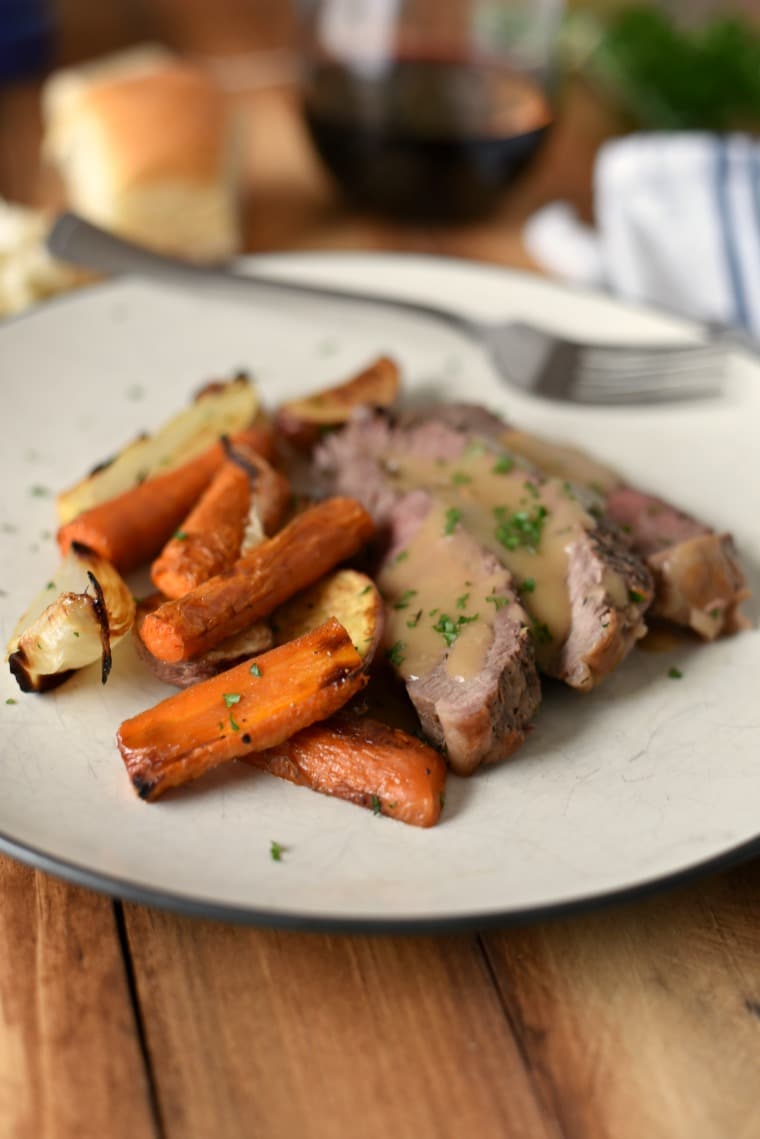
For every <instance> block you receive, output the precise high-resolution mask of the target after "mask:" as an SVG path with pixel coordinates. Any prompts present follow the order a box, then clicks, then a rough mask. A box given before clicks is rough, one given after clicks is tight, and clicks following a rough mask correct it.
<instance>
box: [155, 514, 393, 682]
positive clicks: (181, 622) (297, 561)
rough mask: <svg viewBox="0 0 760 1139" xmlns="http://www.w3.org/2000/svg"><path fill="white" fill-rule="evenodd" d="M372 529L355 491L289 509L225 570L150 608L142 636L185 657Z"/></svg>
mask: <svg viewBox="0 0 760 1139" xmlns="http://www.w3.org/2000/svg"><path fill="white" fill-rule="evenodd" d="M374 530H375V527H374V523H373V521H372V519H371V518H370V516H369V514H368V513H367V511H366V510H365V509H364V507H363V506H361V505H360V504H359V503H358V502H355V501H354V499H352V498H329V499H326V500H325V501H324V502H320V503H319V504H318V505H317V506H312V507H311V508H310V509H309V510H305V511H304V512H303V514H298V515H296V517H295V518H294V519H293V520H292V522H290V523H288V525H287V526H286V527H285V528H284V529H283V530H280V532H279V533H278V534H275V536H274V537H273V538H269V539H268V540H267V541H266V542H262V543H261V545H260V546H257V547H256V548H255V549H254V550H252V551H251V552H250V553H249V554H246V555H245V557H242V558H240V560H239V561H238V562H236V563H235V565H234V566H233V568H232V569H231V570H228V571H227V572H226V573H223V574H219V575H218V576H217V577H213V578H211V580H210V581H207V582H205V584H203V585H201V586H199V587H198V588H197V589H193V590H191V591H190V593H186V594H185V596H184V597H179V598H177V599H176V600H175V601H167V602H166V604H164V605H162V606H160V607H159V608H158V609H157V610H156V611H155V613H149V614H148V616H147V617H146V618H145V620H144V622H143V624H142V629H141V636H142V639H143V643H144V644H145V646H146V648H147V649H148V650H149V651H150V652H151V653H153V656H155V657H158V659H159V660H164V661H178V660H189V659H190V658H192V657H194V656H199V655H200V654H201V653H204V652H206V651H207V650H208V649H213V648H216V646H217V645H219V644H221V642H222V641H224V640H226V639H227V638H228V637H232V636H234V634H235V633H240V632H242V630H243V629H245V628H247V627H248V626H249V625H252V624H253V623H254V621H259V620H261V618H262V617H266V616H267V615H268V614H269V613H271V612H272V610H273V609H274V608H275V607H276V606H277V605H280V604H281V603H282V602H283V601H287V599H288V598H289V597H292V596H293V594H295V593H298V591H299V590H301V589H305V588H306V586H307V585H311V584H312V582H314V581H316V580H317V579H318V578H320V577H322V575H323V574H325V573H327V571H328V570H330V569H332V568H333V566H336V565H338V563H339V562H342V561H344V560H345V559H346V558H348V557H350V556H351V555H352V554H355V553H356V551H357V550H358V549H360V548H361V546H363V545H364V543H365V542H366V541H367V540H368V539H369V538H370V537H371V536H372V534H373V533H374Z"/></svg>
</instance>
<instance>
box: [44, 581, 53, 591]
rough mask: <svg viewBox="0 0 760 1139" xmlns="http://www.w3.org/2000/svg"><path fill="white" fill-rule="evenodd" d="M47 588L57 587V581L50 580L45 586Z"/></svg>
mask: <svg viewBox="0 0 760 1139" xmlns="http://www.w3.org/2000/svg"><path fill="white" fill-rule="evenodd" d="M45 589H55V582H54V581H49V582H48V583H47V585H46V586H45Z"/></svg>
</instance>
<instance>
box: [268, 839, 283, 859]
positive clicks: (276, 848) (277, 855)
mask: <svg viewBox="0 0 760 1139" xmlns="http://www.w3.org/2000/svg"><path fill="white" fill-rule="evenodd" d="M284 850H285V847H284V846H282V845H281V844H280V843H279V842H275V841H274V839H272V841H271V842H270V844H269V857H270V858H271V859H272V862H282V854H283V851H284Z"/></svg>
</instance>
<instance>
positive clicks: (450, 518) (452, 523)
mask: <svg viewBox="0 0 760 1139" xmlns="http://www.w3.org/2000/svg"><path fill="white" fill-rule="evenodd" d="M461 517H462V511H461V510H457V508H456V506H450V507H449V509H448V510H447V511H446V525H445V526H444V527H443V532H444V534H453V533H454V530H455V528H456V525H457V523H458V522H459V519H460V518H461Z"/></svg>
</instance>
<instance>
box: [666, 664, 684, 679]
mask: <svg viewBox="0 0 760 1139" xmlns="http://www.w3.org/2000/svg"><path fill="white" fill-rule="evenodd" d="M668 676H669V677H670V679H671V680H681V679H682V678H683V673H682V672H681V670H680V668H675V667H673V668H669V669H668Z"/></svg>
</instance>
